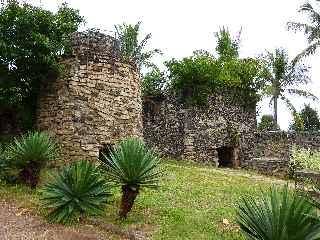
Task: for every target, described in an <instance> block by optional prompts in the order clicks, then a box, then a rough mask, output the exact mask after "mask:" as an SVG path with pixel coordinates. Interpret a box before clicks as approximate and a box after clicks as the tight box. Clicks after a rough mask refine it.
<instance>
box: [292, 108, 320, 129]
mask: <svg viewBox="0 0 320 240" xmlns="http://www.w3.org/2000/svg"><path fill="white" fill-rule="evenodd" d="M297 114H298V115H299V118H297V117H294V121H293V123H291V125H290V127H289V128H290V129H291V130H294V131H319V130H320V120H319V116H318V113H317V111H316V110H315V109H313V108H311V107H310V105H309V104H308V105H304V108H303V109H302V110H301V111H300V112H299V113H297Z"/></svg>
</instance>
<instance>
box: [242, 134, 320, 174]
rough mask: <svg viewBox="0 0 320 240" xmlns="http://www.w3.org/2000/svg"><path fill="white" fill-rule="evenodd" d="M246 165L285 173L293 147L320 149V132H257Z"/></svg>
mask: <svg viewBox="0 0 320 240" xmlns="http://www.w3.org/2000/svg"><path fill="white" fill-rule="evenodd" d="M254 140H255V141H254V142H253V143H252V147H251V150H250V157H249V158H248V161H246V162H245V163H244V166H247V167H249V168H253V169H258V170H260V171H262V172H264V173H266V174H273V175H282V176H283V175H285V174H286V173H287V170H288V163H289V160H290V154H291V150H292V147H293V146H294V145H296V146H297V147H299V148H306V149H311V150H315V151H320V132H299V133H296V132H284V131H272V132H256V133H255V138H254Z"/></svg>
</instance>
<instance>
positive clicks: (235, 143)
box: [143, 96, 256, 167]
mask: <svg viewBox="0 0 320 240" xmlns="http://www.w3.org/2000/svg"><path fill="white" fill-rule="evenodd" d="M143 123H144V138H145V141H146V142H147V143H148V144H150V145H153V146H156V147H158V149H159V150H160V152H161V153H162V154H163V155H164V156H165V157H169V158H174V159H186V160H188V159H189V160H196V161H203V162H210V163H213V164H214V165H216V166H229V167H238V166H240V165H241V164H242V162H247V161H249V159H248V158H249V155H248V154H247V153H248V152H249V151H248V148H249V147H250V146H249V144H248V143H251V142H253V141H254V140H253V137H254V134H253V133H254V130H255V129H256V111H255V107H253V108H251V109H244V107H242V106H240V105H237V104H235V103H233V102H231V101H228V100H226V98H224V97H222V96H212V97H211V98H210V99H209V103H208V106H206V107H197V106H189V107H188V106H186V105H185V104H183V103H181V102H179V100H178V99H177V98H175V97H173V96H166V97H164V98H162V99H159V98H158V99H157V98H146V99H145V100H144V114H143Z"/></svg>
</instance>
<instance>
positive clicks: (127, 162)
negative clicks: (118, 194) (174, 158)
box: [101, 138, 163, 218]
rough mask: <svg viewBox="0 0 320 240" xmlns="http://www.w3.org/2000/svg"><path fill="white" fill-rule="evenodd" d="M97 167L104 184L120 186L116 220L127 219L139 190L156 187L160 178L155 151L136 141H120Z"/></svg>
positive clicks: (132, 139)
mask: <svg viewBox="0 0 320 240" xmlns="http://www.w3.org/2000/svg"><path fill="white" fill-rule="evenodd" d="M101 163H102V167H103V169H104V171H105V174H106V176H107V178H108V180H110V181H111V182H113V183H114V184H116V185H120V186H121V189H122V199H121V206H120V211H119V217H120V218H126V217H127V214H128V213H129V212H130V211H131V209H132V207H133V204H134V201H135V199H136V197H137V196H138V194H139V192H140V190H141V188H142V187H148V188H154V187H157V186H158V181H159V179H160V177H161V176H162V175H163V170H162V169H161V168H160V158H159V155H158V153H157V151H156V150H155V149H154V148H148V147H147V146H146V145H145V143H144V142H143V141H142V140H141V139H139V138H128V139H125V140H123V141H122V142H120V143H119V144H118V145H117V146H116V147H115V148H114V149H113V150H112V152H111V154H110V156H109V157H104V158H103V159H102V160H101Z"/></svg>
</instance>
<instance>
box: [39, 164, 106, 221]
mask: <svg viewBox="0 0 320 240" xmlns="http://www.w3.org/2000/svg"><path fill="white" fill-rule="evenodd" d="M108 189H109V187H108V185H107V182H106V179H105V177H104V176H103V175H102V174H101V173H100V172H99V169H98V168H97V166H96V165H95V164H94V163H92V162H88V161H78V162H75V163H73V164H71V165H70V166H66V167H64V168H63V169H62V171H61V172H59V173H58V174H57V175H51V177H49V180H48V182H47V183H46V184H45V185H44V187H43V188H42V189H41V193H42V194H43V197H42V201H43V202H44V206H45V208H49V209H51V211H50V213H49V214H48V218H49V220H50V221H51V222H57V223H63V224H70V223H74V222H78V221H79V220H80V218H81V217H82V216H83V215H99V214H102V213H103V209H104V206H105V204H106V203H107V199H108V196H109V195H110V194H109V191H108Z"/></svg>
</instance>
